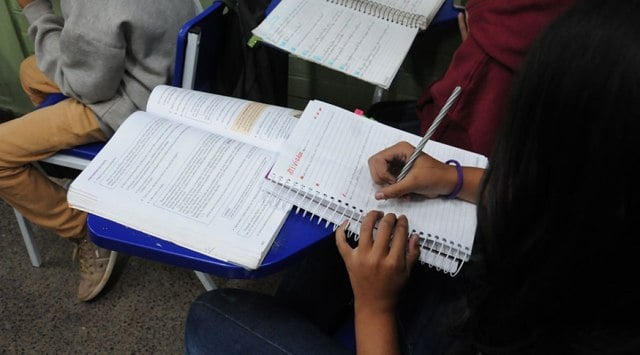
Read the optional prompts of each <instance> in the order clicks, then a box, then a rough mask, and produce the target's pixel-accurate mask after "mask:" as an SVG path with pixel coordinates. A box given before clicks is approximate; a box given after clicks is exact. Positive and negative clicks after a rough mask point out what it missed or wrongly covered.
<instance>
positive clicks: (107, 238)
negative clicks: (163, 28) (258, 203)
mask: <svg viewBox="0 0 640 355" xmlns="http://www.w3.org/2000/svg"><path fill="white" fill-rule="evenodd" d="M277 2H278V1H273V2H272V5H271V7H273V6H275V4H276V3H277ZM452 2H453V1H452V0H446V1H445V3H444V5H443V6H442V8H441V9H440V11H439V12H438V14H437V15H436V17H435V19H434V21H433V22H432V25H435V24H442V23H445V22H451V21H452V20H455V19H456V17H457V10H455V9H454V8H453V3H452ZM178 59H179V60H182V59H181V58H178ZM198 64H200V63H198ZM178 86H179V85H178ZM87 223H88V227H89V234H90V237H91V240H92V241H93V242H94V243H95V244H97V245H99V246H101V247H104V248H107V249H110V250H115V251H119V252H123V253H126V254H129V255H135V256H139V257H143V258H147V259H151V260H155V261H159V262H163V263H168V264H172V265H177V266H181V267H185V268H188V269H192V270H195V271H197V272H198V271H199V272H201V273H205V274H213V275H216V276H219V277H224V278H236V279H251V278H258V277H263V276H267V275H270V274H273V273H276V272H278V271H280V270H282V269H284V268H285V267H286V266H288V265H290V264H291V263H292V262H294V261H295V260H298V259H299V258H300V257H302V256H304V255H305V253H307V252H309V251H311V250H313V247H314V246H315V245H317V244H318V243H320V242H321V241H323V240H324V239H325V238H328V237H330V236H331V235H332V232H333V226H332V225H329V226H328V227H325V223H324V221H322V222H321V223H317V218H314V219H313V220H309V215H306V217H302V214H301V213H300V214H296V213H295V212H294V211H292V212H291V213H290V215H289V216H288V218H287V220H286V221H285V223H284V225H283V227H282V229H281V230H280V233H279V234H278V236H277V237H276V239H275V241H274V243H273V245H272V247H271V249H270V250H269V252H268V254H267V255H266V257H265V259H264V261H263V263H262V264H261V266H260V267H259V268H258V269H256V270H247V269H245V268H243V267H241V266H238V265H235V264H230V263H227V262H225V261H222V260H219V259H215V258H212V257H208V256H205V255H202V254H200V253H197V252H194V251H192V250H189V249H186V248H183V247H180V246H178V245H175V244H173V243H171V242H167V241H165V240H162V239H159V238H156V237H154V236H152V235H149V234H146V233H143V232H140V231H137V230H135V229H132V228H128V227H125V226H123V225H121V224H118V223H115V222H113V221H110V220H108V219H104V218H102V217H99V216H95V215H89V217H88V220H87ZM199 277H201V276H200V275H199ZM200 279H201V281H202V282H203V284H205V287H207V284H206V283H205V281H203V279H202V278H200ZM211 286H212V287H215V286H214V285H211Z"/></svg>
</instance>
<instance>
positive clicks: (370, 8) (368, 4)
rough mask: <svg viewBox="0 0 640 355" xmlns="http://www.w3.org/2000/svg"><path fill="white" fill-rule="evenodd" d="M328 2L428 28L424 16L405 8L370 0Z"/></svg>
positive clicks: (390, 20) (392, 20) (387, 19)
mask: <svg viewBox="0 0 640 355" xmlns="http://www.w3.org/2000/svg"><path fill="white" fill-rule="evenodd" d="M326 1H327V2H328V3H331V4H336V5H340V6H344V7H346V8H350V9H353V10H356V11H358V12H362V13H365V14H368V15H372V16H375V17H377V18H380V19H383V20H385V21H389V22H393V23H398V24H401V25H404V26H407V27H410V28H426V26H427V20H426V18H425V17H424V16H420V15H416V14H412V13H409V12H406V11H403V10H398V9H394V8H393V7H391V6H388V5H383V4H380V3H377V2H374V1H368V0H326Z"/></svg>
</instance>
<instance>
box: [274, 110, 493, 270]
mask: <svg viewBox="0 0 640 355" xmlns="http://www.w3.org/2000/svg"><path fill="white" fill-rule="evenodd" d="M402 140H405V141H408V142H410V143H412V144H413V145H416V144H417V143H418V142H419V141H420V137H419V136H417V135H413V134H410V133H407V132H404V131H401V130H398V129H395V128H393V127H389V126H385V125H383V124H381V123H379V122H376V121H373V120H370V119H367V118H365V117H362V116H358V115H356V114H354V113H352V112H349V111H347V110H344V109H342V108H339V107H336V106H333V105H331V104H327V103H324V102H321V101H317V100H315V101H310V102H309V104H308V105H307V107H306V108H305V110H304V112H303V114H302V117H301V118H300V122H298V124H297V125H296V127H295V128H294V130H293V131H292V133H291V135H290V136H289V138H288V139H287V140H286V141H285V142H284V143H283V145H282V146H281V148H280V153H279V155H278V158H277V161H276V163H275V165H274V166H273V167H272V169H271V171H270V173H269V175H268V179H269V181H270V182H271V183H270V184H267V190H268V191H269V192H270V193H272V194H274V195H276V196H277V197H278V198H279V199H280V200H281V201H285V202H286V204H287V205H288V206H290V205H289V204H290V203H291V204H293V205H294V206H295V207H294V212H297V213H303V214H305V215H308V216H309V218H311V217H312V216H314V215H315V216H318V217H320V218H321V219H320V221H319V222H318V223H326V224H328V223H332V224H334V228H336V225H339V224H340V223H342V222H343V221H345V220H347V219H348V220H350V221H351V223H350V227H349V229H350V232H352V233H354V234H357V233H358V232H359V230H360V224H361V219H362V218H363V217H364V215H365V214H366V213H367V212H368V211H369V210H372V209H376V210H382V211H385V212H394V213H396V214H398V215H400V214H404V215H406V216H407V217H408V219H409V229H410V230H415V231H416V232H418V233H419V235H420V245H421V249H422V250H421V254H420V261H421V262H423V263H427V264H429V265H431V266H433V267H436V268H437V269H440V270H442V271H444V272H446V273H449V274H451V275H455V274H456V273H457V272H458V271H459V270H460V268H461V267H462V265H463V264H464V262H466V261H468V260H469V258H470V256H471V251H472V247H473V239H474V234H475V228H476V207H475V205H474V204H471V203H468V202H465V201H462V200H457V199H454V200H446V199H443V198H437V199H424V200H420V201H403V200H398V199H390V200H386V201H377V200H375V199H374V195H375V192H376V191H377V189H378V186H376V185H375V184H374V183H373V181H372V179H371V176H370V174H369V168H368V165H367V159H368V158H369V157H370V156H371V155H373V154H374V153H376V152H378V151H380V150H382V149H384V148H386V147H388V146H391V145H393V144H395V143H397V142H399V141H402ZM424 151H425V152H427V153H429V154H430V155H432V156H433V157H435V158H437V159H439V160H441V161H445V160H448V159H456V160H458V161H459V162H460V163H461V164H462V165H465V166H477V167H485V166H486V165H487V158H486V157H485V156H483V155H479V154H476V153H473V152H469V151H466V150H462V149H459V148H456V147H452V146H449V145H445V144H441V143H438V142H435V141H429V142H428V143H427V145H426V146H425V148H424ZM301 237H302V236H301Z"/></svg>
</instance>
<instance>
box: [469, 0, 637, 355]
mask: <svg viewBox="0 0 640 355" xmlns="http://www.w3.org/2000/svg"><path fill="white" fill-rule="evenodd" d="M507 109H508V114H507V118H506V120H505V122H504V125H503V127H502V130H501V133H500V135H499V139H498V141H497V143H496V147H495V149H494V151H493V153H492V154H491V156H490V164H489V168H488V170H487V173H486V175H485V179H484V181H483V186H482V189H481V199H480V202H479V204H478V230H477V236H476V240H477V241H478V243H479V244H478V251H479V252H481V253H482V254H483V256H484V259H483V265H484V266H485V267H486V268H485V276H486V277H484V278H483V280H484V284H482V288H476V289H475V290H476V294H475V298H473V299H472V315H473V317H472V318H471V319H472V324H473V325H474V328H473V329H474V339H475V340H476V341H477V342H478V344H480V345H482V346H483V348H484V349H485V351H487V352H491V350H494V351H497V352H507V353H509V352H514V353H525V352H526V351H525V349H538V350H535V351H534V352H539V351H540V349H543V348H546V350H545V351H549V350H552V349H554V350H557V352H562V353H567V352H583V351H585V352H586V351H587V350H594V351H595V352H597V351H598V350H599V349H598V347H599V346H603V347H605V348H606V349H609V350H611V349H613V348H611V346H613V345H614V344H615V345H620V346H621V347H622V348H621V349H624V346H626V345H628V344H630V343H629V342H628V341H629V340H630V339H634V340H635V346H638V345H639V344H638V342H639V341H638V338H640V331H639V329H640V319H639V318H637V317H638V316H640V312H639V309H640V293H639V292H638V291H637V289H638V287H637V285H634V284H635V280H636V279H637V277H638V276H637V275H638V274H639V273H640V264H638V262H637V261H636V260H640V248H638V246H639V245H640V242H639V241H638V240H639V239H640V213H639V209H638V204H639V203H640V194H639V192H640V190H639V189H638V184H637V183H635V182H636V180H637V178H636V176H635V175H633V172H634V171H635V170H636V169H637V168H638V167H639V166H640V1H622V2H619V1H596V0H587V1H579V2H578V4H577V5H575V6H574V7H573V8H572V9H570V10H568V11H567V12H566V13H564V14H562V15H561V16H559V17H558V18H557V19H556V20H555V21H554V22H552V23H551V24H550V25H549V26H548V27H547V28H546V29H545V31H543V33H542V34H541V36H540V38H538V40H537V41H536V42H535V44H534V45H533V47H532V48H531V49H530V51H529V53H528V55H527V57H526V59H525V62H524V63H523V66H522V68H521V70H520V72H519V73H518V74H517V76H516V79H515V82H514V85H513V89H512V92H511V97H510V101H509V105H508V108H507ZM627 335H628V337H627ZM611 343H614V344H611ZM631 344H633V342H632V343H631ZM631 346H634V345H631ZM600 350H602V349H600ZM609 350H608V351H609Z"/></svg>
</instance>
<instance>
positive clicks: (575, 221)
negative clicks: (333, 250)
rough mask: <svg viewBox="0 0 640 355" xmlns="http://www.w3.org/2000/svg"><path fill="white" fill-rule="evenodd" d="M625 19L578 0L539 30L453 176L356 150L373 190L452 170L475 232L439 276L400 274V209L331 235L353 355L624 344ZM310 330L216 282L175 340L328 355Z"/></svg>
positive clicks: (629, 249)
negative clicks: (349, 237) (452, 272)
mask: <svg viewBox="0 0 640 355" xmlns="http://www.w3.org/2000/svg"><path fill="white" fill-rule="evenodd" d="M638 18H640V2H634V1H627V2H611V1H598V0H583V1H579V2H578V4H577V5H575V6H574V7H572V8H571V9H570V10H569V11H567V12H566V13H565V14H563V15H561V16H560V17H559V18H558V19H557V20H555V21H553V22H552V23H551V24H550V26H549V27H548V28H547V29H546V30H545V31H544V32H543V34H542V35H541V37H540V38H539V39H538V40H537V41H536V42H535V44H534V46H533V47H532V49H531V51H530V53H529V54H528V56H527V58H526V60H525V62H524V65H523V67H522V71H521V72H520V73H518V75H517V79H516V82H515V86H514V87H513V88H512V91H511V96H510V101H509V102H510V103H509V105H508V114H507V119H506V121H505V122H504V124H503V126H502V127H501V131H500V134H499V138H498V141H497V145H496V147H495V148H494V150H493V152H492V154H491V155H490V159H489V161H490V163H489V167H488V169H487V170H481V169H471V168H465V169H463V172H462V174H459V173H458V172H457V171H456V169H455V167H452V166H450V165H447V164H444V163H442V162H440V161H437V160H435V159H433V158H432V157H430V156H428V155H426V154H423V155H421V156H420V158H418V161H417V162H416V164H415V165H414V166H413V168H412V169H411V170H410V173H409V175H407V177H406V178H405V179H403V180H401V181H399V182H396V181H395V179H394V177H393V176H391V175H389V174H388V172H387V170H386V169H387V161H389V160H390V159H392V158H393V157H401V158H403V157H404V158H406V157H408V156H409V155H410V154H411V153H412V152H413V147H412V146H411V145H409V144H406V143H399V144H397V145H395V146H393V147H391V148H389V149H386V150H384V151H382V152H380V153H378V154H376V155H375V156H373V157H371V159H370V168H371V173H372V177H373V179H374V181H376V182H378V183H379V184H380V185H381V189H380V191H379V194H377V195H376V198H397V197H401V196H407V195H408V196H411V195H412V194H416V193H417V194H422V195H425V196H427V197H435V198H438V197H436V196H442V195H447V194H449V193H451V191H453V190H454V188H455V186H456V184H457V183H458V179H462V182H463V186H462V191H461V194H460V195H459V198H463V199H466V200H469V201H472V202H476V203H477V206H478V227H477V233H476V238H475V242H476V245H475V247H474V255H475V260H474V261H472V262H471V263H468V264H467V265H465V266H464V268H463V274H462V275H458V276H456V278H454V279H455V280H457V281H459V282H455V283H449V284H442V283H431V280H430V279H426V280H423V279H420V278H416V276H418V275H420V271H421V269H425V267H423V266H421V265H416V263H415V262H416V259H417V254H418V253H417V240H416V238H415V237H413V236H410V237H409V238H407V235H408V230H407V220H406V218H405V217H403V216H394V215H392V214H386V215H385V214H384V213H382V212H375V211H374V212H371V213H369V214H368V215H367V217H366V219H365V222H364V223H363V226H362V229H361V234H360V240H359V245H358V246H357V247H355V248H352V247H351V246H350V245H349V244H348V243H347V242H346V237H345V233H344V226H341V227H340V228H339V229H338V230H337V233H336V244H337V249H338V250H339V253H340V255H341V256H342V258H343V260H344V263H345V266H346V269H347V271H348V275H349V279H350V281H351V286H352V289H353V295H354V310H355V331H356V344H357V352H358V353H362V354H368V353H380V354H393V353H404V354H430V353H431V354H434V353H450V354H451V353H457V354H479V353H481V354H603V353H606V354H627V353H636V354H637V353H639V352H640V322H639V321H638V319H640V302H638V300H640V291H639V290H638V287H636V286H635V285H634V280H635V277H637V274H638V272H639V271H640V266H639V265H638V263H637V259H638V256H637V253H638V250H640V248H639V244H640V241H639V238H638V232H637V222H638V221H639V220H640V210H639V204H640V190H639V189H638V188H637V186H636V185H637V184H636V183H635V179H636V177H635V174H634V171H635V169H636V167H637V166H638V165H640V145H639V144H638V140H637V136H638V135H639V134H640V108H639V107H638V105H637V104H635V102H636V101H637V99H638V98H640V45H639V44H638V38H640V22H639V21H638ZM376 223H378V231H377V234H376V237H375V240H374V238H373V235H372V234H373V232H372V230H373V226H374V224H376ZM459 277H462V278H461V279H458V278H459ZM309 278H313V276H312V275H309ZM454 279H452V280H454ZM460 283H464V285H465V286H464V288H463V289H464V291H465V292H464V295H465V297H464V307H462V308H460V312H459V313H457V314H456V313H449V314H448V315H447V317H444V318H442V317H441V316H438V313H437V312H436V311H434V310H438V309H439V304H434V303H431V302H430V300H431V295H433V294H438V293H442V292H447V289H443V288H440V287H439V286H441V285H448V286H452V285H458V284H460ZM417 284H421V286H422V287H421V288H416V287H415V286H416V285H417ZM417 290H421V291H420V292H422V293H418V292H419V291H417ZM257 299H260V302H253V303H252V301H251V300H257ZM270 305H271V306H270ZM252 306H254V307H255V312H253V311H249V310H251V307H252ZM443 306H444V307H445V308H447V307H448V306H447V305H446V304H443ZM309 307H313V306H312V305H310V306H309ZM425 309H429V310H430V311H429V312H425ZM449 309H450V310H452V309H453V308H449ZM271 315H273V317H271ZM427 315H431V316H427ZM427 317H431V318H430V319H424V318H427ZM445 318H446V319H445ZM443 319H444V321H442V320H443ZM311 324H312V323H310V322H309V321H307V320H306V319H305V318H303V317H300V316H299V314H297V313H294V312H292V311H291V310H290V308H289V307H287V305H286V304H282V303H278V301H277V300H276V299H271V298H268V297H266V296H257V295H252V294H250V293H245V292H240V291H233V290H217V291H213V292H209V293H206V294H204V295H203V296H201V297H200V298H199V299H198V300H196V302H194V304H193V305H192V308H191V310H190V313H189V317H188V320H187V328H186V329H187V332H186V350H187V351H188V352H194V353H198V352H199V351H201V350H203V349H206V348H207V346H211V347H212V348H211V349H218V350H219V351H221V352H222V353H233V352H234V351H235V352H240V353H242V352H243V351H245V353H247V352H246V351H249V352H250V351H252V350H255V351H259V349H262V350H264V351H263V352H261V353H302V352H304V351H306V350H308V349H316V351H318V352H324V353H329V352H330V351H334V350H335V349H336V348H337V347H335V346H336V345H335V343H334V342H331V338H330V337H329V336H328V335H324V334H323V333H322V332H321V331H319V330H318V328H317V327H315V326H312V325H311ZM441 325H446V327H440V326H441ZM434 328H436V330H434ZM205 336H206V337H208V338H207V339H205ZM434 342H440V343H441V344H440V345H439V346H434V345H433V343H434ZM337 349H339V348H337ZM335 351H337V350H335Z"/></svg>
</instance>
